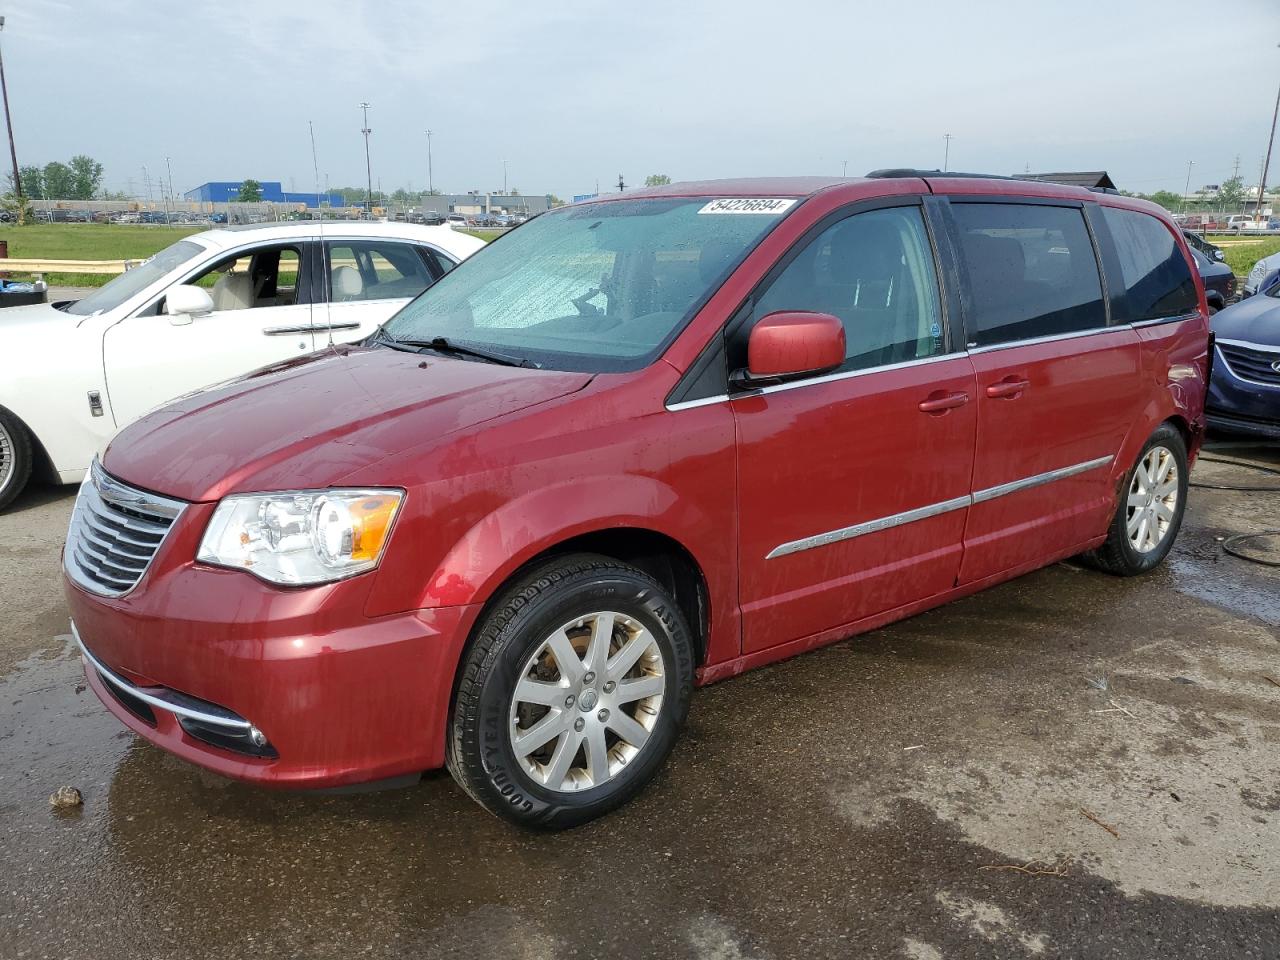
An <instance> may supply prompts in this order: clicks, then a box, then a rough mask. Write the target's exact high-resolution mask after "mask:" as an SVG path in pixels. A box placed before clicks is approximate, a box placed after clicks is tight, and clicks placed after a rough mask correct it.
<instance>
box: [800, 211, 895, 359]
mask: <svg viewBox="0 0 1280 960" xmlns="http://www.w3.org/2000/svg"><path fill="white" fill-rule="evenodd" d="M828 249H829V252H828V255H827V257H826V258H825V260H826V262H825V264H823V263H822V259H821V258H820V259H819V260H818V261H817V262H816V263H815V269H816V271H817V276H816V277H815V284H816V286H817V288H818V291H819V298H820V302H822V307H821V309H823V310H824V311H825V312H826V313H831V314H834V315H835V316H837V317H839V318H840V319H841V320H842V321H843V322H844V329H845V343H846V348H845V349H846V352H845V356H846V357H848V358H849V359H854V358H858V359H860V361H861V362H860V363H859V366H871V365H877V364H883V363H895V362H897V361H899V360H905V359H909V358H908V357H906V356H897V353H898V350H897V347H898V345H899V343H900V341H901V340H902V339H903V337H902V336H901V335H900V334H899V332H898V331H897V327H898V325H899V323H898V321H899V320H900V319H901V316H900V315H901V314H902V310H901V307H902V305H903V304H902V298H903V292H904V289H905V285H904V284H903V282H902V275H903V269H902V253H901V251H902V240H901V238H900V237H899V236H898V232H897V231H896V230H895V229H894V228H893V226H892V225H891V224H889V223H884V222H876V221H873V220H869V219H866V218H854V219H852V220H850V221H849V222H848V223H846V224H845V225H844V226H842V227H841V228H840V229H839V230H837V231H836V232H835V233H833V234H832V236H831V242H830V245H829V248H828ZM890 331H893V332H890ZM911 341H912V342H911V344H910V347H911V351H912V356H913V357H914V350H915V334H914V331H913V332H912V335H911ZM904 346H905V345H904Z"/></svg>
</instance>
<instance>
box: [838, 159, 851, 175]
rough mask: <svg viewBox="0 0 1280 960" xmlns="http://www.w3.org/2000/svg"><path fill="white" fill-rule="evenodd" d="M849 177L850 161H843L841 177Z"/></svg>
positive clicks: (841, 163)
mask: <svg viewBox="0 0 1280 960" xmlns="http://www.w3.org/2000/svg"><path fill="white" fill-rule="evenodd" d="M848 175H849V161H848V160H841V161H840V176H842V177H847V176H848Z"/></svg>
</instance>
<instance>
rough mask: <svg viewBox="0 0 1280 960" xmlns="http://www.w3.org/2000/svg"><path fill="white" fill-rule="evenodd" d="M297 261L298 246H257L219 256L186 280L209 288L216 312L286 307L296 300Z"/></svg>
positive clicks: (298, 262)
mask: <svg viewBox="0 0 1280 960" xmlns="http://www.w3.org/2000/svg"><path fill="white" fill-rule="evenodd" d="M301 262H302V257H301V251H300V249H299V248H298V247H286V246H279V247H260V248H258V249H256V250H245V251H242V252H240V253H237V254H235V255H233V256H231V257H227V258H226V259H223V260H219V261H218V262H217V263H215V264H214V265H213V266H212V267H210V268H209V269H208V270H206V271H205V272H204V273H202V274H201V275H200V276H198V277H196V278H195V279H193V280H190V281H188V283H191V284H194V285H196V286H199V287H206V288H207V289H208V290H209V296H210V298H212V300H213V309H214V311H215V312H217V313H226V312H229V311H232V310H253V309H258V308H261V307H287V306H292V305H293V304H295V303H297V302H298V276H299V269H300V264H301ZM159 307H160V305H159V304H157V308H159Z"/></svg>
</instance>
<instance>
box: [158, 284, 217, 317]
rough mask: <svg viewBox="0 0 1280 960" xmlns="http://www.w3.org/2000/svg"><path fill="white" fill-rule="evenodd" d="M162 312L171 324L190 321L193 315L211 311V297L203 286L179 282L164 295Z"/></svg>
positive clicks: (197, 315) (204, 314)
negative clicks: (167, 316)
mask: <svg viewBox="0 0 1280 960" xmlns="http://www.w3.org/2000/svg"><path fill="white" fill-rule="evenodd" d="M164 312H165V313H167V314H168V315H169V322H170V323H172V324H175V325H177V324H183V323H190V322H191V321H192V320H193V319H194V318H195V317H203V316H207V315H208V314H211V313H213V297H211V296H209V291H208V290H206V289H204V287H195V286H191V285H189V284H179V285H178V286H176V287H170V288H169V292H168V293H166V294H165V295H164Z"/></svg>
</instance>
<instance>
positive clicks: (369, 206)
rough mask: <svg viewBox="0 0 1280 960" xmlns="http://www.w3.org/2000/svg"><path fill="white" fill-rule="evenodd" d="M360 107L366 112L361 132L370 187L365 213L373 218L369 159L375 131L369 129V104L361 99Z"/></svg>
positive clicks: (371, 171) (371, 179)
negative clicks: (370, 139)
mask: <svg viewBox="0 0 1280 960" xmlns="http://www.w3.org/2000/svg"><path fill="white" fill-rule="evenodd" d="M360 109H361V111H363V113H364V126H363V127H361V128H360V132H361V133H363V134H364V172H365V176H366V177H367V178H368V182H367V184H366V186H367V187H368V194H367V209H366V211H365V213H366V215H367V216H368V217H369V218H370V219H372V218H373V164H372V163H371V162H370V160H369V134H371V133H373V131H372V130H370V129H369V104H367V103H365V102H364V101H361V102H360Z"/></svg>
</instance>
